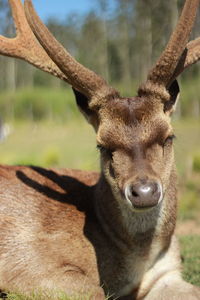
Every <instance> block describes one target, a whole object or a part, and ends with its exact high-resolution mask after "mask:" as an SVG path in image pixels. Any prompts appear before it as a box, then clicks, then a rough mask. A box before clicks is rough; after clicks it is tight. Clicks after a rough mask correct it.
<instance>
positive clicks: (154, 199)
mask: <svg viewBox="0 0 200 300" xmlns="http://www.w3.org/2000/svg"><path fill="white" fill-rule="evenodd" d="M125 197H126V200H127V201H128V202H129V203H130V202H131V204H132V206H133V207H134V208H136V209H143V208H151V207H154V206H156V205H157V204H158V203H159V202H160V201H161V200H162V197H163V192H162V186H161V184H160V183H159V182H156V181H150V180H149V181H146V182H142V181H141V182H137V183H129V184H127V185H126V187H125Z"/></svg>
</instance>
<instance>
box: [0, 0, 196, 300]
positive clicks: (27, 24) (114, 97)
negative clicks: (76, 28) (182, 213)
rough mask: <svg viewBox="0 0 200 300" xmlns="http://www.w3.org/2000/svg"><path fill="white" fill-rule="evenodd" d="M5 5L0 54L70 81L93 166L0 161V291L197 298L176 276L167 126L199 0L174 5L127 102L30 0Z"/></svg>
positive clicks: (192, 48) (191, 51)
mask: <svg viewBox="0 0 200 300" xmlns="http://www.w3.org/2000/svg"><path fill="white" fill-rule="evenodd" d="M9 3H10V7H11V10H12V15H13V19H14V22H15V27H16V37H15V38H7V37H4V36H1V37H0V53H1V54H2V55H6V56H10V57H15V58H20V59H23V60H25V61H27V62H28V63H30V64H32V65H34V66H36V67H37V68H39V69H41V70H43V71H45V72H47V73H50V74H52V75H53V76H56V77H58V78H60V79H61V80H63V81H65V82H67V83H68V84H70V85H71V86H72V89H73V91H74V95H75V99H76V103H77V105H78V108H79V110H80V111H81V113H82V114H83V115H84V117H85V118H86V120H87V121H88V122H89V123H90V124H91V125H92V126H93V128H94V130H95V132H96V142H97V148H98V149H99V154H100V166H101V169H100V172H99V173H97V172H89V171H81V170H71V169H57V168H42V167H36V166H6V165H1V166H0V224H1V225H0V240H1V243H0V289H1V290H2V291H19V292H22V293H24V294H27V295H28V294H30V293H32V292H33V291H36V290H39V291H41V292H42V293H43V295H47V294H46V293H47V291H52V292H53V291H63V292H64V293H66V294H67V295H68V296H69V297H72V298H73V297H74V296H75V295H76V296H77V295H79V297H80V299H95V300H96V299H97V300H98V299H105V298H106V297H110V298H109V299H121V300H122V299H132V300H142V299H143V300H169V299H170V300H173V299H174V300H177V299H181V300H198V299H200V288H199V287H197V286H194V285H192V284H190V283H187V282H186V281H184V280H183V279H182V277H181V257H180V249H179V244H178V241H177V238H176V236H175V233H174V231H175V226H176V214H177V175H176V167H175V160H174V151H173V140H174V131H173V128H172V125H171V115H172V113H173V111H174V110H175V106H176V103H177V101H178V95H179V92H180V90H179V85H178V82H177V77H178V76H179V75H180V74H181V73H182V72H183V71H184V70H185V69H187V68H188V67H189V66H191V65H192V64H194V63H196V62H197V61H198V60H199V59H200V38H197V39H195V40H192V41H189V36H190V33H191V30H192V27H193V24H194V21H195V18H196V13H197V10H198V8H199V0H186V1H185V4H184V7H183V10H182V13H181V16H180V18H179V20H178V23H177V26H176V27H175V29H174V31H173V33H172V35H171V37H170V39H169V42H168V44H167V46H166V48H165V49H164V50H163V52H162V54H161V56H160V57H159V58H158V60H157V62H156V63H155V65H154V66H153V67H152V69H151V70H150V71H149V73H148V74H147V79H146V81H145V82H144V83H142V84H141V85H140V86H139V88H138V91H137V95H136V96H134V97H130V98H127V97H122V96H121V95H120V93H119V92H118V91H117V90H116V89H114V88H113V87H111V86H110V85H109V84H108V83H107V82H106V81H105V80H104V79H103V78H102V77H101V76H99V75H97V74H96V73H94V72H93V71H91V70H89V69H88V68H86V67H85V66H83V65H81V64H80V63H79V62H78V61H76V60H75V58H73V57H72V56H71V55H70V54H69V52H68V51H67V50H66V49H65V48H64V47H63V46H62V45H61V44H60V43H59V42H58V41H57V40H56V38H55V37H54V36H53V35H52V34H51V33H50V31H49V30H48V29H47V27H46V26H45V25H44V24H43V22H42V21H41V20H40V18H39V17H38V15H37V13H36V11H35V9H34V7H33V4H32V2H31V0H25V3H24V5H23V4H22V2H21V1H20V0H9ZM44 297H45V296H44ZM46 298H47V296H46ZM46 298H45V299H46ZM54 298H55V299H57V298H56V296H53V294H52V296H51V297H50V299H54Z"/></svg>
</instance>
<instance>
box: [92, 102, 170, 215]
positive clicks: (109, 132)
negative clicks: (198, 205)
mask: <svg viewBox="0 0 200 300" xmlns="http://www.w3.org/2000/svg"><path fill="white" fill-rule="evenodd" d="M111 112H112V114H111ZM173 137H174V135H173V131H172V128H171V126H170V122H169V117H168V116H167V115H166V114H165V113H164V112H163V109H162V106H161V107H159V108H158V106H156V107H155V109H154V110H153V111H151V112H149V105H148V104H147V103H145V102H143V101H142V99H138V98H132V99H117V100H113V101H112V102H111V103H109V104H108V105H107V107H106V109H104V110H103V111H102V112H101V113H100V125H99V128H98V132H97V145H98V147H99V149H100V153H101V162H102V163H101V165H102V170H103V173H104V174H105V177H106V179H107V181H108V182H109V183H110V186H111V188H112V190H113V192H114V193H115V194H116V195H117V198H122V199H123V200H125V201H127V203H128V204H129V206H130V207H131V208H132V209H135V210H139V209H144V208H145V209H146V208H150V207H153V206H156V205H158V203H160V202H161V201H162V199H163V195H164V193H165V190H166V188H167V186H168V181H169V176H170V170H171V168H172V164H173V146H172V140H173Z"/></svg>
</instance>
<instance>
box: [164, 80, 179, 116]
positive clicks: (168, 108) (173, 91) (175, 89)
mask: <svg viewBox="0 0 200 300" xmlns="http://www.w3.org/2000/svg"><path fill="white" fill-rule="evenodd" d="M168 92H169V94H170V99H169V101H167V102H165V104H164V112H165V113H167V114H169V115H171V114H172V113H173V112H174V111H175V109H176V104H177V102H178V98H179V93H180V89H179V84H178V81H177V80H174V81H173V82H172V84H171V85H170V86H169V88H168Z"/></svg>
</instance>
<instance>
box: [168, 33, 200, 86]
mask: <svg viewBox="0 0 200 300" xmlns="http://www.w3.org/2000/svg"><path fill="white" fill-rule="evenodd" d="M198 60H200V38H197V39H195V40H193V41H190V42H189V43H188V44H187V46H186V48H185V50H184V52H183V54H182V56H181V58H180V60H179V63H178V65H177V67H176V69H175V71H174V74H173V76H172V78H171V80H170V82H172V81H173V80H174V79H175V78H176V77H178V76H179V75H180V74H181V73H182V72H183V71H184V70H185V69H187V68H188V67H189V66H191V65H193V64H195V63H196V62H197V61H198Z"/></svg>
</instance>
